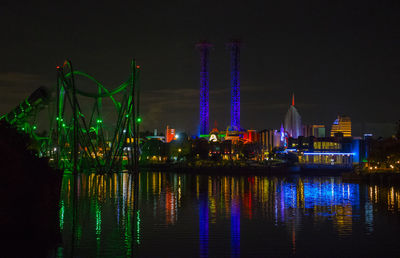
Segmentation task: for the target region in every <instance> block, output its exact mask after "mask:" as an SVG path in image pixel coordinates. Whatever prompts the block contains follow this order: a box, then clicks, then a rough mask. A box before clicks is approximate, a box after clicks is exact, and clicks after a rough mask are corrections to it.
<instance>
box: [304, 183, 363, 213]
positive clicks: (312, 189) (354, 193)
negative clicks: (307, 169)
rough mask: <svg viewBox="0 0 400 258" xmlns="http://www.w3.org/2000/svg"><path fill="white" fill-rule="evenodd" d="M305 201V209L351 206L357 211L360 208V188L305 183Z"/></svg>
mask: <svg viewBox="0 0 400 258" xmlns="http://www.w3.org/2000/svg"><path fill="white" fill-rule="evenodd" d="M304 199H305V200H304V202H305V208H313V207H314V206H316V205H318V206H332V205H344V204H351V205H352V206H353V208H355V209H359V207H360V195H359V187H358V185H355V184H345V183H341V184H338V183H334V182H319V183H313V182H305V183H304Z"/></svg>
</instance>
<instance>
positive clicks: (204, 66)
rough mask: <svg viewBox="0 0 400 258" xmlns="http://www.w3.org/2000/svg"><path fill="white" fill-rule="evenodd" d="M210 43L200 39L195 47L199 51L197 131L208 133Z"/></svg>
mask: <svg viewBox="0 0 400 258" xmlns="http://www.w3.org/2000/svg"><path fill="white" fill-rule="evenodd" d="M211 47H212V45H211V44H210V43H209V42H207V41H205V40H204V41H200V42H199V43H197V44H196V48H197V49H198V50H199V51H200V65H201V68H200V128H199V133H200V135H202V134H208V133H209V129H208V120H209V118H208V109H209V108H208V56H209V53H210V48H211Z"/></svg>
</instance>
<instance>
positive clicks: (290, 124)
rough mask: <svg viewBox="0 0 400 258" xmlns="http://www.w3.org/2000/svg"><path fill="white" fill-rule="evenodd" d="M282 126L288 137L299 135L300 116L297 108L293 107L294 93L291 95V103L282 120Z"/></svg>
mask: <svg viewBox="0 0 400 258" xmlns="http://www.w3.org/2000/svg"><path fill="white" fill-rule="evenodd" d="M284 128H285V130H286V132H287V133H288V134H289V137H292V138H297V137H299V136H301V131H302V130H301V129H302V128H301V117H300V114H299V112H298V111H297V109H296V108H295V107H294V95H293V96H292V105H291V106H290V107H289V110H288V111H287V113H286V116H285V120H284Z"/></svg>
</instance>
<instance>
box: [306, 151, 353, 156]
mask: <svg viewBox="0 0 400 258" xmlns="http://www.w3.org/2000/svg"><path fill="white" fill-rule="evenodd" d="M304 155H328V156H346V155H349V156H353V155H355V153H354V152H342V153H341V152H304Z"/></svg>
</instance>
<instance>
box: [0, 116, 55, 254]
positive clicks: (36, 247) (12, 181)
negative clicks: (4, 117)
mask: <svg viewBox="0 0 400 258" xmlns="http://www.w3.org/2000/svg"><path fill="white" fill-rule="evenodd" d="M32 146H33V143H32V142H31V141H30V139H29V137H28V136H27V135H25V134H22V133H20V132H18V131H17V130H15V129H14V128H12V127H11V126H9V125H7V124H4V123H3V124H0V171H1V173H2V179H1V180H0V207H1V209H0V227H1V239H2V245H3V248H2V250H1V253H2V256H3V255H4V256H3V257H46V256H49V254H50V253H52V252H54V250H55V249H56V247H57V245H59V244H60V243H61V236H60V230H59V216H58V212H59V199H60V187H61V180H62V172H61V171H58V170H54V169H52V168H50V167H49V166H48V161H47V159H45V158H38V157H37V155H36V153H35V151H34V149H33V147H32ZM27 197H28V198H27Z"/></svg>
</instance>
